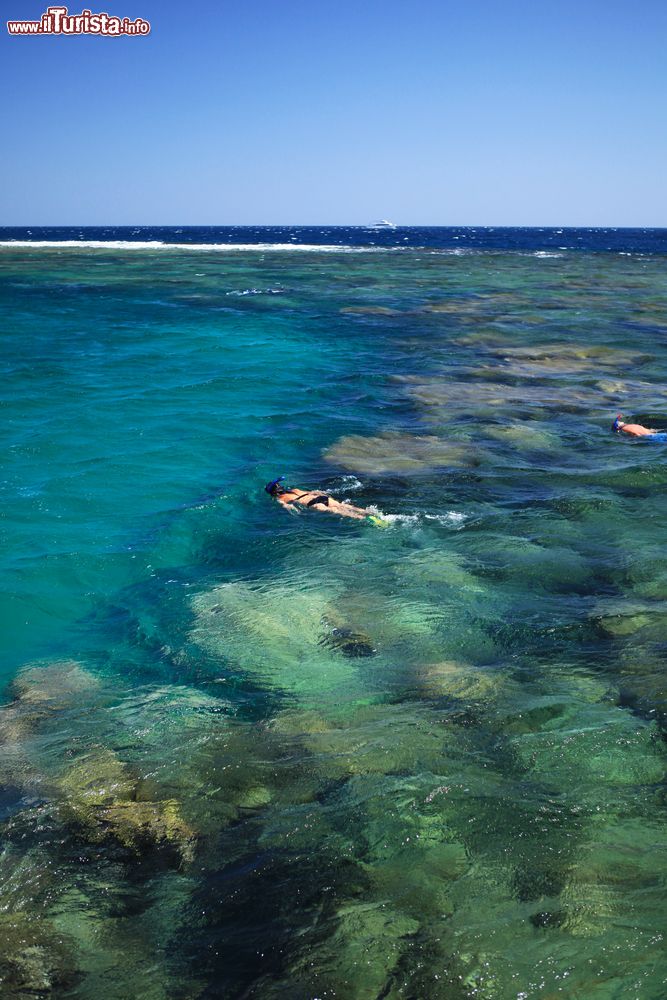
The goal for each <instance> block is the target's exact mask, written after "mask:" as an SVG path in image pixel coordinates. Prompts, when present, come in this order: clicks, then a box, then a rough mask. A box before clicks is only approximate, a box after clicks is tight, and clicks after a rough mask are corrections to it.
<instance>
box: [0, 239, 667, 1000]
mask: <svg viewBox="0 0 667 1000" xmlns="http://www.w3.org/2000/svg"><path fill="white" fill-rule="evenodd" d="M0 277H1V281H0V309H1V310H2V315H3V318H4V323H3V327H4V330H5V336H4V338H3V339H4V347H3V358H2V364H3V370H4V375H5V378H4V379H3V385H4V388H3V390H2V393H3V394H2V406H3V416H4V420H3V455H4V465H3V475H2V492H3V495H2V511H3V515H2V522H1V524H2V543H3V544H2V555H1V557H0V558H2V569H3V573H2V581H3V582H2V594H1V595H0V597H1V602H0V609H1V610H0V614H1V616H2V619H1V620H2V631H3V637H4V639H5V642H4V647H5V658H4V663H3V671H4V675H3V679H4V682H5V684H6V685H7V686H6V705H5V707H4V708H3V709H2V710H1V711H0V735H1V736H2V739H3V748H4V754H3V759H4V769H3V770H4V776H3V781H2V787H1V788H0V820H2V823H3V830H2V838H3V839H2V856H1V859H0V865H1V866H2V876H3V877H2V887H1V888H0V897H1V899H2V906H1V907H0V924H2V930H3V935H2V936H3V938H4V942H5V943H4V944H3V943H0V979H1V980H2V982H3V987H4V988H5V989H6V990H7V991H9V992H8V995H11V996H14V995H16V996H27V995H33V996H34V995H55V996H62V997H76V998H81V1000H87V998H92V997H94V996H97V995H99V994H100V992H103V993H104V995H105V997H109V998H116V997H117V998H118V1000H120V998H126V997H128V996H136V997H150V998H153V997H155V998H167V997H169V998H172V997H188V998H189V997H225V998H227V997H262V998H274V997H276V998H277V997H281V998H282V997H285V998H286V997H289V998H297V1000H299V998H303V1000H306V998H314V997H343V998H354V1000H356V998H359V1000H366V998H375V997H377V998H380V997H383V998H385V997H389V998H393V1000H396V998H399V997H403V998H420V1000H421V998H424V1000H430V998H434V1000H441V998H442V1000H459V998H468V997H476V998H480V997H481V998H484V1000H505V998H508V1000H509V998H512V1000H513V998H516V1000H519V998H521V1000H524V998H532V997H538V996H539V997H541V998H545V997H549V998H555V997H569V998H575V997H577V998H578V997H586V998H592V1000H598V998H604V1000H607V998H621V997H623V998H625V997H637V998H639V1000H659V998H662V997H664V995H665V993H666V991H667V987H666V985H665V982H666V979H667V963H666V962H665V958H664V940H663V935H664V927H665V922H666V918H667V904H666V903H665V876H666V872H667V837H666V832H667V823H666V816H665V791H664V778H665V759H666V758H665V743H664V725H665V721H664V720H665V686H664V657H665V624H666V623H667V568H666V567H665V562H664V555H663V553H664V544H665V541H666V537H665V536H666V534H667V531H666V529H665V525H664V505H663V493H664V485H665V482H666V481H667V461H666V458H667V452H666V451H665V448H664V446H659V445H652V444H649V443H647V442H641V441H630V440H621V439H620V438H618V437H616V436H613V435H611V434H610V433H609V424H610V422H611V420H612V419H613V416H614V415H615V413H616V412H618V410H619V409H620V410H622V411H623V412H626V413H628V414H630V415H632V416H633V418H636V419H638V420H640V421H642V422H646V423H655V424H656V425H657V426H662V427H667V408H666V407H665V397H664V388H663V387H664V384H665V377H666V375H667V349H666V348H665V332H666V331H667V320H666V318H665V317H666V316H667V311H666V306H667V281H666V279H665V273H664V262H663V259H662V258H661V257H658V256H651V255H643V256H641V255H624V254H620V253H594V252H574V251H564V252H558V251H556V250H554V251H549V252H545V251H542V252H537V253H535V252H531V253H528V252H525V253H520V252H511V253H510V252H507V253H504V252H500V251H498V252H494V253H485V252H470V253H463V254H452V253H445V252H439V251H437V249H436V250H433V249H429V250H426V249H419V248H414V247H413V248H410V249H405V250H394V249H377V248H376V249H373V250H364V249H358V250H348V251H346V250H343V249H338V250H336V251H333V250H329V251H325V250H316V249H309V250H296V249H294V250H275V249H274V250H272V249H270V248H268V249H267V248H264V249H255V250H245V251H230V252H220V251H219V250H199V251H193V250H187V249H169V248H154V249H128V248H127V247H124V246H115V247H112V248H107V249H90V248H68V249H60V250H58V249H53V248H42V249H34V248H33V249H31V248H24V247H15V248H11V247H6V246H3V247H0ZM280 473H284V474H285V475H286V476H287V477H288V480H290V481H291V482H293V483H295V484H298V485H300V486H303V487H314V488H324V489H329V490H331V491H332V492H333V493H334V494H335V495H337V496H340V497H348V498H349V499H351V500H352V501H353V502H355V503H358V504H360V505H362V506H365V505H372V506H373V507H374V508H376V509H378V510H379V511H381V512H383V513H384V514H385V515H387V516H388V519H389V527H387V528H385V529H377V528H374V527H372V526H370V525H367V524H363V525H359V524H356V523H354V522H351V521H350V522H347V521H342V520H337V519H335V518H330V517H327V516H325V515H318V514H316V513H312V512H311V513H300V514H298V515H290V514H289V513H287V512H286V511H284V510H282V509H281V508H280V507H279V506H278V505H277V504H274V503H272V502H271V501H270V500H269V498H268V497H267V496H266V495H265V494H264V493H263V490H262V487H263V485H264V483H265V482H266V481H267V480H268V479H270V478H273V477H274V476H276V475H278V474H280ZM12 991H13V992H12ZM49 991H50V992H49Z"/></svg>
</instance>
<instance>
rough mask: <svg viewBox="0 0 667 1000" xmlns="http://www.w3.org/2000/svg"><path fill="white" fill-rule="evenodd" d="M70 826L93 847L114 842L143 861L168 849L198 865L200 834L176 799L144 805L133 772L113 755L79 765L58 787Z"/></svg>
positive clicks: (104, 752) (99, 754) (93, 756)
mask: <svg viewBox="0 0 667 1000" xmlns="http://www.w3.org/2000/svg"><path fill="white" fill-rule="evenodd" d="M57 789H58V792H59V795H60V806H59V811H60V814H61V817H62V819H63V821H64V822H65V823H67V824H68V825H70V826H72V827H73V828H75V829H76V830H77V831H78V833H79V834H80V835H81V836H82V837H83V838H84V839H86V840H88V841H90V842H91V843H104V842H106V841H109V840H111V841H114V842H116V843H118V844H120V845H121V846H122V847H125V848H127V849H128V850H129V851H131V852H132V853H133V854H135V855H138V856H142V855H146V854H147V853H150V852H151V851H154V850H162V849H168V850H169V851H172V852H175V853H176V854H177V855H178V856H179V857H180V858H181V860H183V861H189V860H191V859H192V856H193V852H194V843H195V833H194V831H193V830H192V829H191V828H190V827H189V826H188V824H187V823H186V822H185V820H184V819H183V817H182V815H181V810H180V806H179V804H178V803H177V802H176V801H175V800H173V799H167V800H157V801H155V800H142V799H141V797H140V794H141V788H140V785H139V783H138V781H137V779H136V777H135V776H134V775H133V774H132V772H131V771H130V769H129V768H128V767H127V765H126V764H124V763H123V762H122V761H120V760H119V758H118V757H117V756H116V754H115V753H113V751H111V750H108V749H104V748H101V747H100V748H97V749H96V750H94V751H92V752H91V753H89V754H87V755H86V756H85V757H84V758H82V759H81V760H79V761H77V762H76V763H75V764H73V765H72V766H71V767H70V768H69V769H68V770H67V771H66V772H65V774H64V775H63V776H62V777H61V778H60V780H59V781H58V783H57Z"/></svg>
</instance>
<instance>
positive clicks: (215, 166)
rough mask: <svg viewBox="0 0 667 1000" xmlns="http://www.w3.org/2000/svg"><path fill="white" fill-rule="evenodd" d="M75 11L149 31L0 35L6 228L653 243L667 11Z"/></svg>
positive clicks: (621, 7) (334, 7)
mask: <svg viewBox="0 0 667 1000" xmlns="http://www.w3.org/2000/svg"><path fill="white" fill-rule="evenodd" d="M65 2H67V0H65ZM2 6H3V19H4V18H11V19H17V18H34V19H38V18H39V16H40V15H41V13H42V12H43V11H44V10H45V9H46V7H47V2H46V0H45V2H44V3H41V2H33V0H4V2H3V5H2ZM84 6H87V7H89V8H90V9H92V10H93V12H98V11H100V10H102V11H107V12H108V13H110V14H118V15H120V16H124V15H127V16H130V17H132V18H134V17H137V16H141V17H144V18H146V19H148V20H149V21H150V22H151V24H152V33H151V35H150V36H149V37H147V38H124V39H111V38H92V37H41V38H13V37H9V36H8V34H7V32H6V26H5V25H4V21H3V24H2V26H1V27H2V33H1V35H0V37H1V39H2V40H1V41H0V77H1V78H2V84H3V86H2V93H3V101H2V104H3V108H2V119H3V125H2V137H3V143H2V145H3V150H2V155H1V156H0V225H30V224H34V225H38V224H42V225H58V224H62V225H68V224H73V225H74V224H76V225H85V224H88V225H98V224H118V225H121V224H132V223H136V224H165V225H166V224H177V223H178V224H188V223H189V224H225V223H230V224H232V223H234V224H243V223H266V224H278V223H335V224H345V223H350V224H354V223H360V224H364V223H367V222H369V220H372V219H375V218H382V217H385V218H389V219H392V220H393V221H395V222H397V223H399V224H400V223H402V224H405V225H411V224H412V225H425V224H433V225H466V224H467V225H618V226H622V225H627V226H631V225H637V226H667V198H666V195H665V180H664V179H665V173H666V169H667V168H666V165H667V134H666V132H667V86H666V84H667V69H666V65H667V60H666V58H665V51H666V46H667V3H665V2H664V0H640V2H637V3H632V2H629V0H604V2H603V0H577V2H574V0H531V2H529V0H382V2H380V0H337V2H335V3H333V2H327V0H283V2H279V0H236V2H235V3H231V2H226V0H186V2H184V3H183V4H178V3H176V2H175V0H100V3H99V4H96V2H95V0H88V2H87V3H86V4H85V5H84V3H70V4H69V10H70V13H79V12H80V11H81V9H82V7H84Z"/></svg>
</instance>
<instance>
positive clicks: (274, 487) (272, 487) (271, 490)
mask: <svg viewBox="0 0 667 1000" xmlns="http://www.w3.org/2000/svg"><path fill="white" fill-rule="evenodd" d="M284 478H285V477H284V476H278V478H277V479H272V480H271V482H270V483H267V484H266V486H265V487H264V489H265V491H266V492H267V493H268V494H269V496H272V497H275V496H277V495H278V494H279V493H284V492H285V491H284V490H283V489H282V488H281V487H280V486H278V483H280V482H282V480H283V479H284Z"/></svg>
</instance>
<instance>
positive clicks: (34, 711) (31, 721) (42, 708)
mask: <svg viewBox="0 0 667 1000" xmlns="http://www.w3.org/2000/svg"><path fill="white" fill-rule="evenodd" d="M98 687H99V681H98V679H97V678H96V677H95V675H94V674H91V673H90V671H88V670H87V669H86V668H85V667H84V666H83V665H82V664H80V663H78V662H76V661H75V660H62V661H57V662H55V663H49V664H47V665H44V666H42V665H39V664H30V665H28V666H25V667H23V668H22V669H21V670H20V671H19V672H18V674H17V676H16V677H15V679H14V680H13V681H12V684H11V688H10V690H11V693H12V694H13V695H14V700H13V701H12V702H10V703H9V704H8V705H4V706H3V707H2V708H0V740H1V741H2V742H4V743H16V742H20V741H21V740H23V739H24V738H25V737H26V736H28V735H29V734H30V733H31V732H32V731H33V730H34V729H35V728H36V727H37V726H38V725H39V724H40V723H41V722H43V721H44V720H45V719H47V718H49V716H51V715H53V714H54V713H57V712H61V711H64V710H65V709H68V708H71V707H72V706H74V705H77V704H81V705H85V704H86V703H87V701H88V700H89V698H90V695H91V693H92V692H94V691H96V690H97V689H98Z"/></svg>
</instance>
